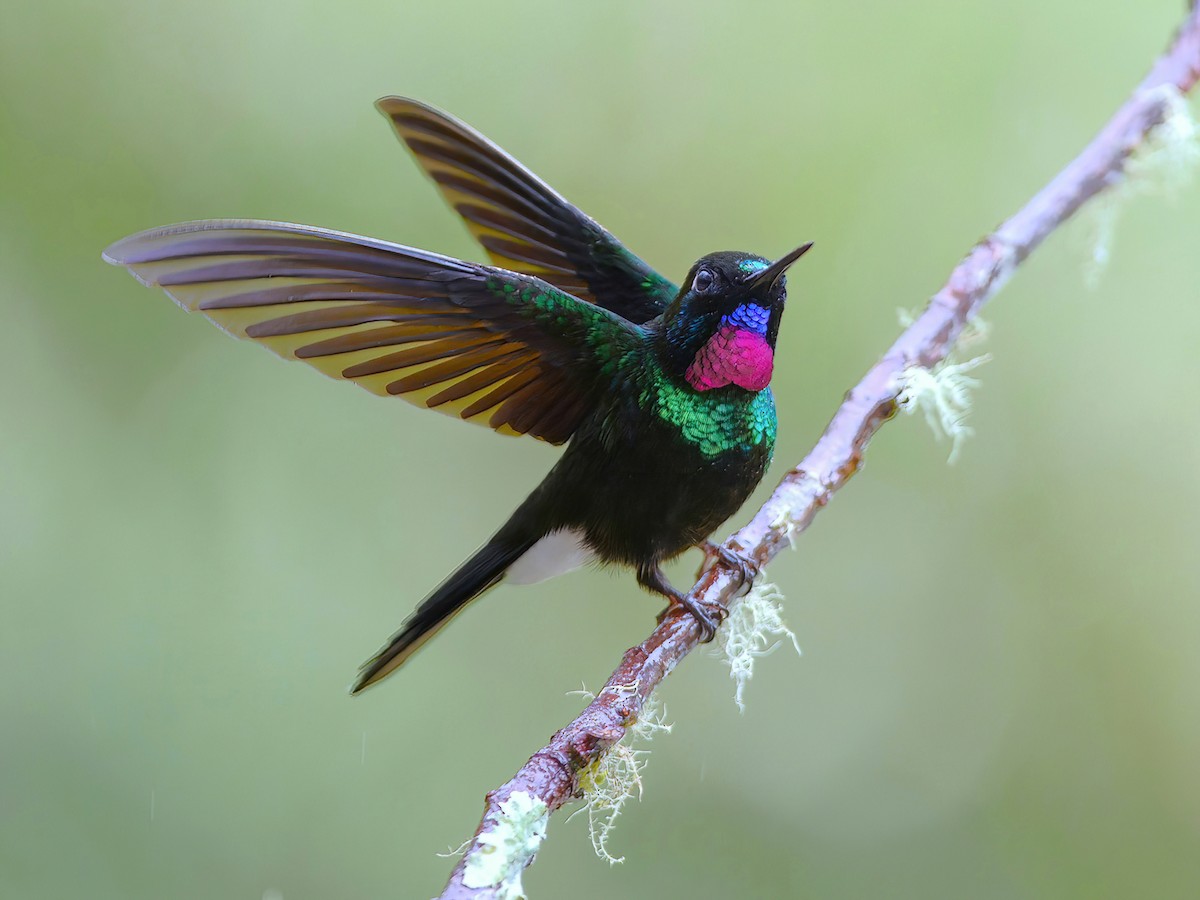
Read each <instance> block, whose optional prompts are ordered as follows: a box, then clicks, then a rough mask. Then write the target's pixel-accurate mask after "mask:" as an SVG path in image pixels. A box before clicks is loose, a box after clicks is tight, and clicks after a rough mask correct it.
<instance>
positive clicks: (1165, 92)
mask: <svg viewBox="0 0 1200 900" xmlns="http://www.w3.org/2000/svg"><path fill="white" fill-rule="evenodd" d="M1154 93H1156V94H1161V96H1162V100H1163V104H1164V106H1165V109H1166V112H1165V114H1164V115H1163V120H1162V122H1160V123H1159V124H1158V125H1157V126H1155V127H1154V128H1153V129H1152V130H1151V131H1150V133H1149V134H1148V135H1146V140H1145V141H1144V142H1143V143H1142V144H1141V145H1140V146H1139V147H1137V148H1136V149H1135V150H1134V151H1133V153H1132V154H1130V156H1129V159H1128V160H1126V161H1125V169H1124V173H1123V174H1124V177H1123V178H1121V179H1120V180H1119V181H1117V182H1116V183H1115V184H1114V185H1113V186H1112V187H1111V188H1109V189H1108V190H1107V191H1105V192H1104V193H1102V194H1101V195H1100V196H1099V197H1097V198H1096V199H1095V201H1093V203H1092V204H1091V207H1090V209H1089V211H1088V213H1087V216H1086V218H1085V221H1086V224H1087V236H1088V244H1089V245H1090V248H1091V252H1090V253H1089V254H1088V260H1087V264H1086V265H1085V267H1084V273H1083V275H1084V282H1085V284H1087V286H1088V287H1089V288H1095V287H1096V286H1097V285H1098V284H1099V283H1100V277H1101V276H1102V275H1103V274H1104V272H1105V270H1106V269H1107V267H1108V263H1109V260H1110V259H1111V258H1112V246H1113V238H1114V236H1115V235H1116V231H1117V220H1118V219H1119V218H1120V213H1121V210H1122V209H1123V208H1124V206H1125V204H1126V203H1127V202H1128V201H1129V200H1131V199H1132V198H1134V197H1137V196H1141V195H1149V194H1159V195H1162V196H1164V197H1166V198H1167V199H1168V200H1171V199H1173V198H1174V197H1175V196H1176V195H1177V194H1178V193H1179V192H1180V191H1181V190H1182V189H1183V188H1185V187H1187V186H1188V184H1189V183H1190V182H1191V181H1192V178H1193V177H1194V175H1195V172H1196V169H1197V167H1198V166H1200V126H1198V125H1197V123H1196V119H1195V117H1194V116H1193V115H1192V111H1191V108H1190V107H1189V106H1188V101H1187V97H1185V96H1184V95H1183V94H1182V93H1180V91H1179V89H1178V88H1176V87H1175V86H1174V85H1170V84H1166V85H1162V86H1160V87H1158V88H1156V89H1155V91H1154Z"/></svg>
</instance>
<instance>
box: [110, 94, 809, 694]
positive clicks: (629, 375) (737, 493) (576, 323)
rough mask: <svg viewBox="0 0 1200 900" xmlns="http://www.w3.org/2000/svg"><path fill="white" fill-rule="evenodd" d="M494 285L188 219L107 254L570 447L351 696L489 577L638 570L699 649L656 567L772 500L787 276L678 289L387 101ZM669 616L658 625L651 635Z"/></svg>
mask: <svg viewBox="0 0 1200 900" xmlns="http://www.w3.org/2000/svg"><path fill="white" fill-rule="evenodd" d="M376 106H377V108H378V109H379V111H380V112H382V113H383V115H384V116H385V117H386V118H387V119H388V120H389V121H390V123H391V126H392V128H393V129H394V131H395V133H396V134H397V136H398V137H399V138H400V140H401V141H402V142H403V143H404V144H405V145H406V146H407V147H408V149H409V151H410V152H411V153H412V155H413V157H414V158H415V160H416V161H417V163H418V164H419V165H420V166H421V167H422V168H423V169H424V170H425V172H426V174H427V175H428V176H429V177H430V178H431V179H432V180H433V182H434V184H435V185H436V186H437V187H438V188H439V189H440V191H441V193H442V195H443V196H444V198H445V199H446V201H447V202H448V203H449V204H450V206H451V207H452V208H453V209H454V210H455V211H456V212H457V213H458V214H459V215H460V216H461V217H462V218H463V219H464V221H465V223H466V225H467V228H468V229H469V230H470V232H471V233H472V234H473V235H474V237H475V238H476V239H477V240H478V241H479V243H480V244H481V245H482V246H483V248H484V250H485V251H486V252H487V254H488V256H489V257H490V259H491V262H492V265H490V266H489V265H482V264H480V263H475V262H468V261H465V260H461V259H455V258H453V257H449V256H443V255H440V254H437V253H432V252H429V251H426V250H419V249H416V248H414V247H408V246H404V245H401V244H396V243H391V242H389V241H384V240H378V239H375V238H370V237H362V236H359V235H356V234H349V233H345V232H339V231H331V230H328V229H324V228H314V227H310V226H305V225H294V224H289V223H284V222H272V221H261V220H253V219H215V220H206V221H195V222H185V223H182V224H178V225H168V226H166V227H162V228H154V229H151V230H149V231H144V232H141V233H139V234H134V235H131V236H130V237H126V238H124V239H122V240H120V241H117V242H116V243H115V244H113V245H112V246H110V247H109V248H108V249H107V250H105V251H104V259H105V260H106V261H108V262H110V263H113V264H114V265H120V266H124V267H126V268H127V269H129V271H130V272H131V273H132V274H133V275H134V276H135V277H136V278H137V279H138V280H139V281H141V282H142V283H143V284H146V285H148V286H158V287H161V288H162V289H163V290H165V291H166V293H167V294H168V295H169V296H170V297H171V298H172V299H174V300H175V301H176V302H177V303H178V304H179V305H180V306H182V307H183V308H184V309H186V310H189V311H199V312H201V313H203V314H204V315H205V316H207V317H208V318H209V319H210V320H211V321H212V322H213V323H215V324H216V325H217V326H218V327H220V328H221V329H222V330H224V331H226V332H228V333H230V334H232V335H234V336H236V337H240V338H248V339H250V340H253V341H255V342H257V343H260V344H262V345H264V346H266V347H267V348H268V349H270V350H272V351H274V352H275V353H277V354H278V355H280V356H282V357H284V358H286V359H298V360H302V361H303V362H306V363H308V364H309V365H311V366H313V367H314V368H316V369H318V370H320V371H321V372H323V373H325V374H326V375H330V376H332V377H334V378H338V379H343V380H347V381H353V382H356V383H357V384H359V385H362V386H363V387H365V388H367V389H368V390H370V391H372V392H373V393H376V394H379V395H382V396H397V397H401V398H403V399H405V400H408V401H409V402H411V403H414V404H417V405H420V406H424V407H427V408H430V409H434V410H437V411H438V412H441V413H445V414H448V415H452V416H456V417H458V418H461V419H464V420H466V421H468V422H477V423H480V424H483V425H486V426H488V427H489V428H492V429H493V430H495V431H498V432H500V433H502V434H509V435H530V436H532V437H534V438H537V439H540V440H542V441H546V442H548V443H550V444H555V445H559V444H566V445H567V446H566V450H565V451H564V452H563V454H562V455H561V456H560V457H559V459H558V461H557V463H556V464H555V465H554V466H553V468H551V470H550V472H549V473H548V474H547V475H546V477H545V478H544V480H543V481H542V482H541V483H540V484H539V485H538V486H537V487H536V488H534V490H533V492H532V493H531V494H530V495H529V497H528V498H527V499H526V500H525V501H524V502H523V503H522V504H521V505H520V506H519V507H518V508H517V510H516V512H514V513H513V514H512V516H510V517H509V519H508V521H506V522H505V523H504V524H503V525H502V526H500V529H499V530H498V531H497V532H496V533H495V534H494V535H493V536H492V537H491V539H489V540H488V541H487V542H486V543H485V544H484V545H483V546H482V547H481V548H480V549H479V550H477V551H476V552H475V553H474V554H473V555H472V556H471V557H470V558H469V559H467V560H466V561H465V562H464V563H463V564H462V565H461V566H459V567H458V568H457V569H456V570H455V571H454V572H452V573H451V574H450V575H449V576H448V577H447V578H446V579H445V580H444V581H443V582H442V583H441V584H440V585H439V586H438V587H437V588H435V589H434V591H433V592H432V593H431V594H429V596H427V597H426V598H425V600H423V601H422V602H421V603H420V605H418V606H417V608H416V609H415V610H414V612H413V613H412V614H411V615H410V616H409V618H408V619H407V620H406V621H405V622H404V623H403V625H402V627H401V628H400V630H399V631H398V632H396V634H395V635H394V636H393V637H392V638H391V640H390V641H389V642H388V643H387V644H386V645H385V646H384V647H383V648H382V649H381V650H380V651H379V652H378V653H377V654H376V655H375V656H374V657H372V658H371V659H370V660H368V661H367V662H366V663H364V664H363V666H362V667H361V669H360V671H359V674H358V677H357V679H356V680H355V682H354V684H353V685H352V686H351V688H350V690H351V693H358V692H359V691H362V690H363V689H364V688H366V687H368V686H370V685H373V684H375V683H377V682H379V681H380V680H381V679H383V678H385V677H386V676H387V675H389V674H390V673H392V672H393V671H395V670H396V669H397V668H398V667H399V666H400V665H402V664H403V663H404V662H405V661H406V660H408V659H409V658H410V657H411V656H412V654H413V653H414V652H416V651H417V650H418V649H419V648H420V647H421V646H422V645H423V644H424V643H425V642H426V641H427V640H429V638H430V637H432V636H433V635H434V634H435V633H436V632H437V631H439V630H440V629H441V628H442V627H443V626H444V625H446V623H447V622H449V621H450V619H451V618H452V617H453V616H454V615H455V614H456V613H458V612H459V611H460V610H462V609H463V608H464V607H465V606H466V605H467V604H468V603H470V602H471V601H472V600H474V599H475V598H476V597H478V596H480V595H481V594H483V593H484V592H485V591H487V590H488V589H490V588H492V587H494V586H495V585H497V584H499V583H500V582H501V581H504V582H508V583H515V584H528V583H533V582H537V581H541V580H543V579H546V578H549V577H551V576H553V575H557V574H560V573H563V572H567V571H570V570H572V569H575V568H578V567H580V566H583V565H585V564H588V563H593V562H595V563H600V564H617V565H622V566H627V567H630V568H632V569H633V570H634V572H635V573H636V577H637V581H638V583H639V584H640V585H641V586H642V587H643V588H645V589H647V590H649V591H651V592H654V593H657V594H661V595H663V596H665V597H666V598H667V599H668V600H669V603H670V605H669V606H668V607H667V609H666V610H664V613H663V615H666V614H667V613H669V612H671V611H672V609H673V608H676V607H683V608H684V609H685V610H686V611H687V612H688V613H690V614H691V615H692V616H693V617H694V618H695V620H696V623H697V626H698V628H699V632H700V638H701V639H702V640H711V639H712V637H713V635H714V633H715V630H716V628H717V626H718V625H719V620H714V618H715V615H716V613H715V612H714V613H711V614H710V612H709V611H708V610H706V609H704V608H703V607H701V605H699V604H698V603H696V602H695V601H693V600H691V599H690V598H689V597H687V596H686V595H685V594H684V593H683V592H681V591H679V590H677V589H676V588H675V587H673V586H672V585H671V583H670V582H669V581H668V580H667V578H666V576H665V575H664V573H663V571H662V568H661V566H662V563H663V562H665V561H667V560H670V559H672V558H674V557H676V556H678V555H680V554H681V553H683V552H684V551H685V550H687V549H689V548H691V547H700V548H701V549H703V550H704V551H705V554H706V557H705V558H706V562H708V563H711V562H713V561H715V559H717V558H719V559H721V560H722V562H724V563H725V564H726V565H729V566H731V567H733V568H734V569H735V570H736V571H738V572H740V573H741V576H742V578H743V580H745V579H747V578H752V577H753V568H752V564H751V563H750V562H749V560H746V559H745V558H743V557H741V556H740V554H737V553H734V552H733V551H731V550H729V549H728V548H724V547H718V546H717V545H715V544H712V543H710V542H709V540H708V538H709V536H710V535H711V534H712V532H713V531H714V530H715V529H716V528H717V527H718V526H719V525H720V524H721V523H722V522H724V521H725V520H726V519H728V518H729V517H730V516H732V515H733V514H734V513H735V512H736V511H737V510H738V508H739V507H740V506H741V505H742V504H743V503H744V502H745V500H746V498H747V497H749V495H750V493H751V492H752V491H753V490H754V488H755V487H756V486H757V485H758V483H759V482H760V481H761V480H762V477H763V475H764V474H765V473H766V471H767V466H768V465H769V463H770V461H771V454H772V451H773V449H774V444H775V434H776V415H775V402H774V399H773V397H772V394H771V389H770V387H769V386H768V385H769V383H770V380H771V373H772V369H773V365H774V354H775V343H776V338H777V336H778V334H779V325H780V319H781V317H782V315H783V310H784V305H785V302H786V298H787V291H786V278H785V276H784V273H785V272H786V271H787V269H788V267H789V266H791V264H792V263H793V262H795V261H796V260H797V259H799V258H800V256H801V255H803V254H804V253H805V252H806V251H807V250H808V249H809V247H811V246H812V244H811V243H806V244H803V245H801V246H799V247H797V248H796V249H794V250H792V251H791V252H789V253H786V254H785V255H783V256H782V257H779V258H778V259H775V260H771V259H768V258H766V257H762V256H758V255H756V254H753V253H743V252H734V251H722V252H717V253H709V254H708V255H706V256H702V257H701V258H700V259H698V260H697V261H696V263H695V264H694V265H693V266H692V267H691V269H689V270H688V273H687V275H686V277H685V278H684V279H683V283H682V285H681V286H678V285H675V284H673V283H672V282H671V281H669V280H668V279H667V278H665V277H663V276H662V275H660V274H658V272H656V271H655V270H654V269H652V268H651V267H650V266H649V265H647V264H646V263H645V262H643V261H642V260H641V259H640V258H639V257H637V256H636V255H634V254H633V253H632V252H631V251H630V250H628V249H627V248H626V247H625V246H624V245H623V244H622V243H621V242H620V241H618V240H617V239H616V238H615V237H614V236H613V235H612V234H610V233H609V232H608V231H606V230H605V229H604V228H602V227H601V226H600V225H599V224H598V223H597V222H596V221H595V220H593V219H592V218H590V217H589V216H587V215H586V214H585V213H583V212H581V211H580V210H579V209H577V208H576V207H575V206H573V205H571V204H570V203H569V202H567V200H566V199H564V198H563V197H562V196H561V195H559V194H558V193H557V192H555V191H554V190H553V189H552V188H551V187H549V186H548V185H547V184H546V183H545V182H543V181H542V180H540V179H539V178H538V177H537V176H535V175H534V174H533V173H532V172H530V171H529V170H528V169H526V168H525V167H524V166H523V165H521V163H519V162H518V161H517V160H516V159H514V158H513V157H512V156H510V155H509V154H508V153H506V152H505V151H504V150H502V149H501V148H500V147H498V146H497V145H496V144H494V143H492V142H491V141H490V140H488V139H487V138H486V137H484V136H483V135H482V134H480V133H479V132H477V131H475V130H474V129H473V128H471V127H470V126H468V125H466V124H465V123H463V122H461V121H459V120H458V119H455V118H453V117H452V116H450V115H448V114H446V113H444V112H442V111H440V110H438V109H435V108H433V107H431V106H428V105H426V104H424V103H421V102H419V101H416V100H410V99H407V98H403V97H385V98H383V99H382V100H380V101H379V102H378V103H377V104H376ZM660 619H661V616H660Z"/></svg>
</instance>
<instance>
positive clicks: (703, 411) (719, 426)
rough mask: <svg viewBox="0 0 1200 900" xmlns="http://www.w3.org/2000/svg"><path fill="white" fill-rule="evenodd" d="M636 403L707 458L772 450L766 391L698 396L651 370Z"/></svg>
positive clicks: (771, 409)
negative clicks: (725, 454) (667, 424)
mask: <svg viewBox="0 0 1200 900" xmlns="http://www.w3.org/2000/svg"><path fill="white" fill-rule="evenodd" d="M647 374H648V375H649V377H648V378H647V379H646V382H645V385H644V387H643V389H642V393H641V398H640V405H641V407H642V408H643V409H645V410H648V411H651V412H653V413H654V414H655V415H657V416H658V417H659V418H660V419H662V420H663V421H664V422H667V423H669V424H670V425H673V426H674V427H675V428H677V429H679V434H680V436H681V437H682V438H683V439H684V440H685V441H687V442H688V443H691V444H694V445H695V446H696V447H697V448H698V449H699V450H700V452H701V453H702V454H703V455H704V456H707V457H709V458H713V457H717V456H720V455H721V454H723V453H729V452H731V451H739V452H743V453H746V452H749V451H751V450H753V449H754V448H756V447H761V448H763V449H765V450H766V451H767V455H768V456H769V455H770V454H771V451H772V450H773V449H774V448H775V429H776V418H775V398H774V397H773V396H772V395H771V389H770V388H764V389H763V390H761V391H759V392H758V393H756V394H751V395H741V396H739V395H738V394H733V393H730V392H725V391H705V392H698V391H695V390H693V389H692V388H691V387H689V386H688V385H686V384H680V383H679V382H676V381H674V380H673V379H671V378H669V377H667V375H666V374H665V373H664V372H663V371H662V370H661V369H658V368H657V367H655V368H654V369H653V370H652V371H651V372H649V373H647Z"/></svg>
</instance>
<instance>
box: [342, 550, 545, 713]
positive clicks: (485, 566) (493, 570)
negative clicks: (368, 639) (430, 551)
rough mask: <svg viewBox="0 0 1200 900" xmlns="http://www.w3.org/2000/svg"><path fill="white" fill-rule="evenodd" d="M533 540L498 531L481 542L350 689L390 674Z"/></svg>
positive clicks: (366, 665)
mask: <svg viewBox="0 0 1200 900" xmlns="http://www.w3.org/2000/svg"><path fill="white" fill-rule="evenodd" d="M536 542H537V539H536V538H529V539H526V540H516V541H514V540H511V539H509V540H505V539H504V538H503V537H501V535H497V536H496V537H494V538H492V539H491V540H490V541H488V542H487V543H486V544H484V546H482V547H481V548H480V549H479V550H477V551H476V552H475V554H474V555H473V556H472V557H471V558H470V559H468V560H467V561H466V562H465V563H463V564H462V565H461V566H459V567H458V568H457V569H456V570H455V571H454V573H453V574H452V575H451V576H450V577H449V578H447V579H446V580H445V581H443V582H442V583H441V585H440V586H439V587H438V589H437V590H435V591H434V592H433V593H432V594H430V595H429V596H428V597H426V598H425V599H424V600H423V601H422V602H421V605H420V606H418V607H417V608H416V609H415V610H414V611H413V614H412V615H411V616H409V617H408V620H407V621H405V623H404V626H403V627H402V628H401V629H400V630H399V631H397V632H396V633H395V634H394V635H392V639H391V640H390V641H388V643H387V644H386V645H385V646H384V647H383V649H382V650H380V651H379V652H378V653H376V654H375V656H373V657H372V658H371V659H369V660H367V661H366V662H365V663H363V665H362V667H361V668H360V669H359V670H358V678H356V679H355V681H354V684H353V686H352V687H351V688H350V693H351V694H357V693H358V692H359V691H361V690H363V689H364V688H368V687H370V686H371V685H373V684H375V683H376V682H378V681H382V680H383V679H384V678H386V677H387V676H388V675H390V674H392V672H394V671H395V670H396V669H398V668H399V667H400V666H401V665H403V663H404V662H405V660H407V659H408V658H409V657H410V656H412V655H413V654H414V653H416V652H417V651H418V650H419V649H420V648H421V647H422V645H424V643H425V642H426V641H427V640H429V639H430V638H431V637H433V636H434V635H435V634H437V633H438V631H439V630H441V628H442V626H443V625H445V624H446V623H447V622H449V621H450V620H451V619H452V618H454V616H455V614H456V613H457V612H458V611H459V610H461V609H462V608H463V607H464V606H466V605H467V604H468V603H470V602H471V601H472V600H474V599H475V598H476V597H478V596H479V595H480V594H482V593H483V592H484V591H486V590H487V589H488V588H490V587H491V586H492V585H494V584H495V583H496V582H498V581H499V580H500V579H501V578H502V577H503V576H504V570H505V569H507V568H508V567H509V566H510V565H512V564H513V562H515V561H516V559H517V558H518V557H519V556H520V555H521V554H522V553H524V552H525V551H526V550H528V549H529V548H530V547H532V546H533V545H534V544H535V543H536Z"/></svg>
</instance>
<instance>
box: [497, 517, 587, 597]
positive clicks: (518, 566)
mask: <svg viewBox="0 0 1200 900" xmlns="http://www.w3.org/2000/svg"><path fill="white" fill-rule="evenodd" d="M595 558H596V551H594V550H593V549H592V548H591V547H589V546H588V545H587V544H586V543H585V542H584V539H583V532H582V531H578V530H576V529H574V528H569V529H564V530H562V531H552V532H550V533H549V534H548V535H546V536H545V537H544V538H542V539H541V540H540V541H538V542H537V543H536V544H534V545H533V546H532V547H530V548H529V549H528V550H526V551H525V552H524V553H522V554H521V555H520V556H519V557H517V561H516V562H514V563H513V564H512V565H511V566H509V567H508V571H507V572H505V573H504V580H505V581H507V582H508V583H509V584H537V583H538V582H539V581H545V580H546V579H547V578H553V577H554V576H555V575H562V574H563V573H564V572H570V571H572V570H574V569H578V568H579V567H580V566H585V565H587V564H588V563H589V562H591V561H592V560H594V559H595Z"/></svg>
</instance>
